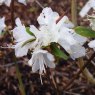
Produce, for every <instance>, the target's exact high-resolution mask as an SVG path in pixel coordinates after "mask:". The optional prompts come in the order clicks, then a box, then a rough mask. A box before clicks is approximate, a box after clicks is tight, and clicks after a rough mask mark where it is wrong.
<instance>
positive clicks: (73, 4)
mask: <svg viewBox="0 0 95 95" xmlns="http://www.w3.org/2000/svg"><path fill="white" fill-rule="evenodd" d="M71 15H72V22H73V23H74V25H75V26H77V2H76V0H71Z"/></svg>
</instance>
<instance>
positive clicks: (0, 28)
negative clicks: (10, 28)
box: [0, 17, 6, 34]
mask: <svg viewBox="0 0 95 95" xmlns="http://www.w3.org/2000/svg"><path fill="white" fill-rule="evenodd" d="M5 27H6V25H5V17H3V18H0V34H1V33H2V31H3V30H4V28H5Z"/></svg>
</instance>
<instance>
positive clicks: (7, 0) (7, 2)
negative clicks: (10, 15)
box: [0, 0, 11, 7]
mask: <svg viewBox="0 0 95 95" xmlns="http://www.w3.org/2000/svg"><path fill="white" fill-rule="evenodd" d="M2 4H5V5H7V6H8V7H9V6H10V4H11V0H0V5H2Z"/></svg>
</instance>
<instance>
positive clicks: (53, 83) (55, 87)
mask: <svg viewBox="0 0 95 95" xmlns="http://www.w3.org/2000/svg"><path fill="white" fill-rule="evenodd" d="M47 78H48V80H49V82H50V84H51V85H52V87H53V88H54V89H55V91H56V95H60V94H59V89H58V86H57V83H56V82H55V79H54V78H53V77H52V80H51V78H50V71H49V70H48V69H47Z"/></svg>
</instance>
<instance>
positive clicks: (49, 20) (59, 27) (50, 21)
mask: <svg viewBox="0 0 95 95" xmlns="http://www.w3.org/2000/svg"><path fill="white" fill-rule="evenodd" d="M58 18H59V14H58V13H56V12H53V11H52V9H51V8H44V9H43V11H42V13H41V14H40V16H39V17H38V23H39V24H40V28H41V27H43V30H42V31H44V32H46V31H47V33H50V37H51V38H52V39H51V40H50V42H56V43H58V44H60V45H61V46H62V47H63V48H64V49H65V50H66V51H67V52H68V53H69V54H70V55H71V56H73V57H72V58H73V59H75V58H79V57H82V56H84V55H85V48H84V47H82V45H83V44H84V43H85V42H86V40H87V38H85V37H83V36H80V35H78V34H76V33H75V32H74V31H73V29H69V28H73V27H74V25H73V24H72V23H71V21H69V19H68V17H67V16H63V17H62V18H61V19H60V20H59V21H58V22H57V20H58ZM31 30H32V29H31ZM50 37H49V38H50ZM55 39H56V40H55ZM72 46H75V48H74V49H75V50H73V49H72V48H71V47H72ZM78 47H79V48H78ZM76 54H77V56H76ZM78 54H79V55H78Z"/></svg>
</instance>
